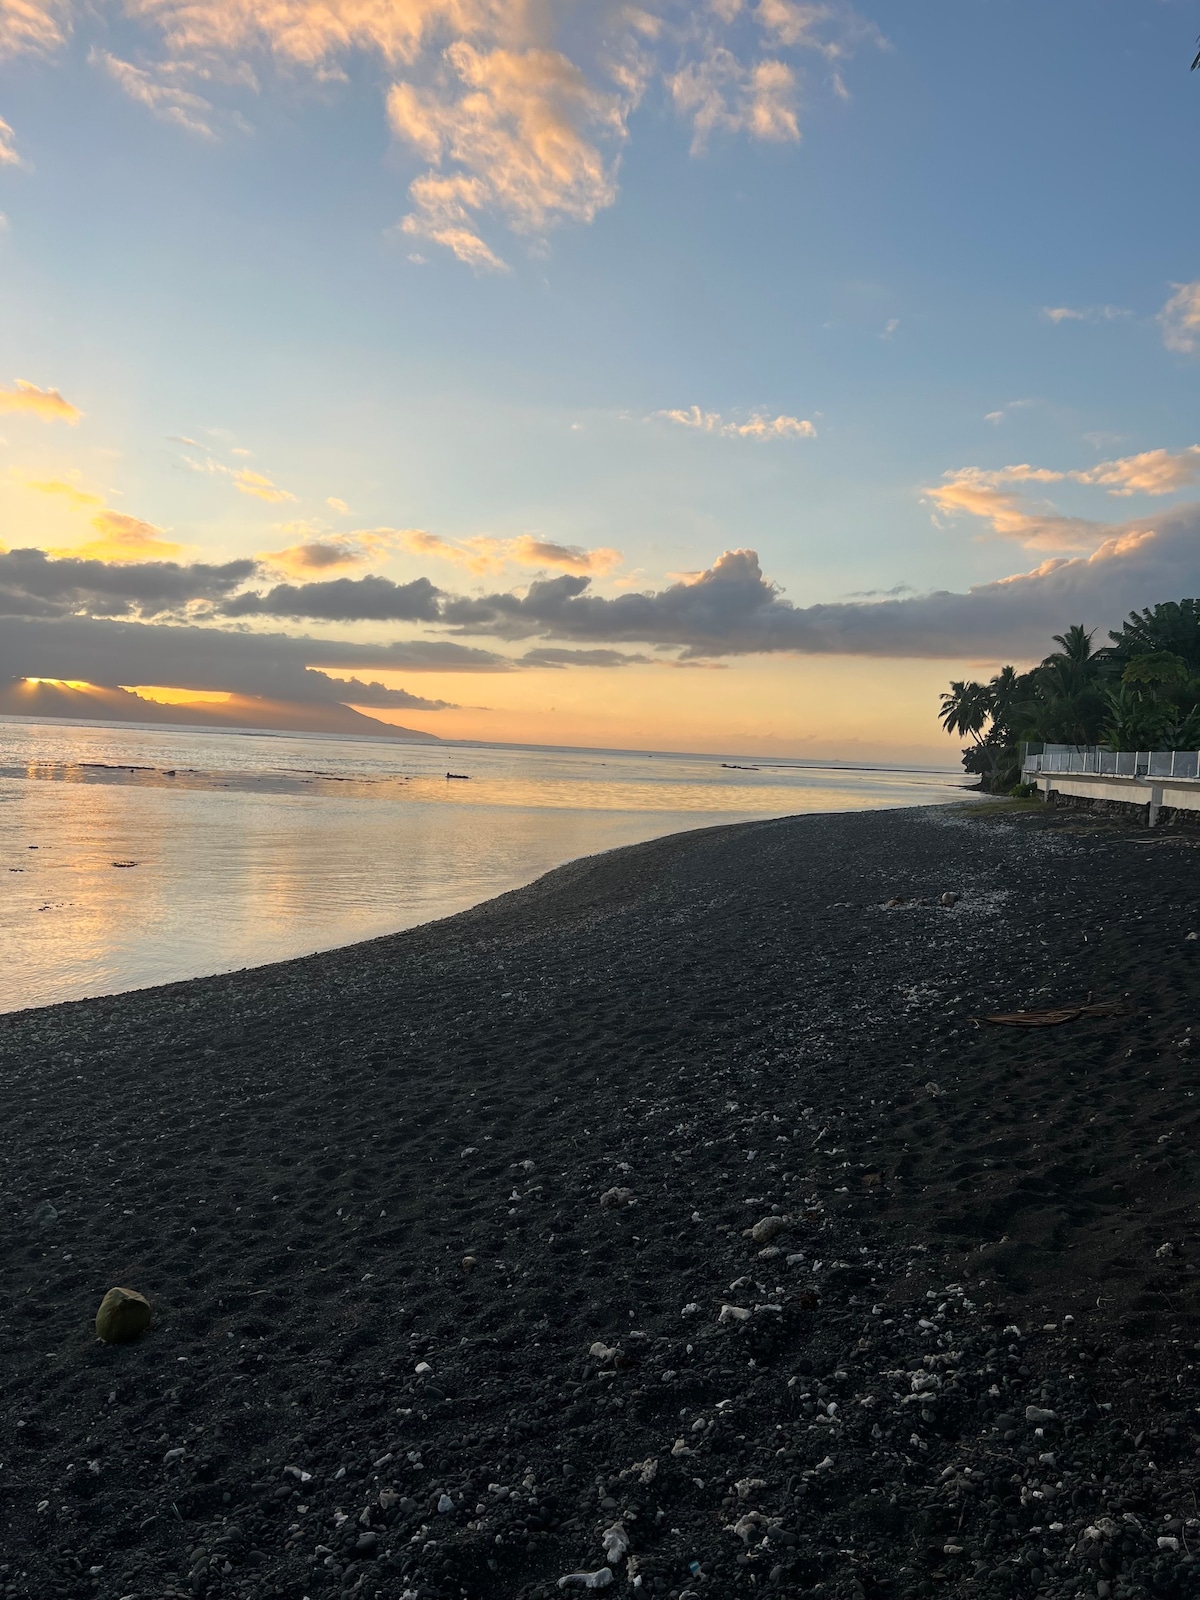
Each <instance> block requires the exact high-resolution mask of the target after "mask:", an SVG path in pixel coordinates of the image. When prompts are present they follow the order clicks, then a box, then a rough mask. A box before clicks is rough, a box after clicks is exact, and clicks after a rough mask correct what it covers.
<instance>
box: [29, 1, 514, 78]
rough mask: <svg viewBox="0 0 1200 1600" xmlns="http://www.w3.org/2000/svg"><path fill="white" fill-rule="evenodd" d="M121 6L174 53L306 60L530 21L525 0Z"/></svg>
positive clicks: (397, 49) (399, 51) (302, 63)
mask: <svg viewBox="0 0 1200 1600" xmlns="http://www.w3.org/2000/svg"><path fill="white" fill-rule="evenodd" d="M35 3H36V0H35ZM127 9H128V10H129V11H131V12H132V13H133V14H134V15H136V16H140V17H143V18H146V19H148V20H152V21H154V22H156V23H157V24H158V26H159V27H160V28H161V29H162V31H163V34H164V36H165V38H166V42H167V44H168V46H169V47H170V49H171V50H172V51H173V52H174V53H176V54H178V55H185V56H187V55H196V54H202V55H207V54H211V55H225V54H236V53H245V52H252V51H259V50H266V51H269V52H271V53H272V54H274V55H276V56H278V57H280V58H281V59H282V60H283V61H285V62H287V63H290V64H291V65H293V66H298V67H311V68H328V67H329V66H331V65H332V64H333V63H335V62H336V61H338V60H339V59H340V58H342V57H343V56H345V55H347V54H349V53H350V52H351V51H355V50H364V51H371V52H374V53H376V54H378V55H380V56H382V58H383V60H384V61H385V62H386V63H387V64H388V65H390V66H398V65H400V64H402V63H404V64H409V63H412V62H414V61H416V60H417V58H418V57H419V56H420V54H421V52H422V50H423V48H424V47H425V45H426V44H427V43H428V41H429V40H430V39H431V38H434V37H436V36H438V35H444V34H445V33H446V32H450V33H453V34H456V35H460V36H463V37H473V36H479V35H489V36H490V35H499V36H502V37H504V38H506V39H511V40H513V41H521V40H524V39H526V38H528V37H530V36H531V34H532V31H533V29H534V26H535V17H534V6H533V5H532V4H531V3H529V0H275V3H273V4H272V5H269V6H267V5H263V4H261V0H131V3H130V4H129V5H128V7H127Z"/></svg>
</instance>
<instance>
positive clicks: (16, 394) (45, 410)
mask: <svg viewBox="0 0 1200 1600" xmlns="http://www.w3.org/2000/svg"><path fill="white" fill-rule="evenodd" d="M0 411H12V412H23V413H24V414H25V415H27V416H31V417H40V418H41V419H42V421H43V422H70V423H76V422H78V421H79V419H80V417H82V415H83V412H82V411H80V410H79V408H78V407H77V406H73V405H72V404H71V402H70V401H69V400H64V399H63V397H62V395H61V394H59V392H58V390H57V389H39V388H38V386H37V384H36V383H26V381H25V379H24V378H18V379H17V380H16V381H15V382H14V384H13V386H12V388H11V389H5V388H2V387H0Z"/></svg>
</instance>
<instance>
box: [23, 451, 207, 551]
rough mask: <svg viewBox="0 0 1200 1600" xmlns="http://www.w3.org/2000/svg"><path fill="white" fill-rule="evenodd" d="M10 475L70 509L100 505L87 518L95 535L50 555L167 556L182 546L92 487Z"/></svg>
mask: <svg viewBox="0 0 1200 1600" xmlns="http://www.w3.org/2000/svg"><path fill="white" fill-rule="evenodd" d="M11 476H12V477H14V478H15V479H16V481H17V482H19V483H20V484H21V485H22V486H23V487H24V488H26V489H32V490H34V491H35V492H36V493H37V494H45V495H52V496H55V497H56V498H59V499H63V500H65V501H66V502H67V503H68V504H69V505H70V506H71V508H72V509H73V510H76V511H91V510H92V509H93V508H94V507H98V508H99V509H98V510H97V511H96V514H95V515H94V516H92V517H91V518H90V519H89V520H90V522H91V525H92V527H93V528H94V529H95V531H96V533H97V534H98V535H99V537H98V538H96V539H91V540H88V541H87V542H86V543H84V544H81V545H71V546H70V547H61V548H56V549H51V550H50V552H49V553H50V554H51V555H52V556H80V557H88V558H90V559H93V560H97V561H115V562H123V561H145V560H170V559H171V558H172V557H174V556H177V555H179V554H181V552H182V550H183V546H182V545H180V544H175V543H174V542H173V541H172V540H170V539H165V538H164V537H163V529H162V528H159V527H156V526H155V525H154V523H152V522H143V521H142V520H141V518H140V517H130V516H127V515H126V514H125V513H124V512H122V511H113V510H112V509H111V507H109V506H107V505H106V504H105V501H104V497H103V495H99V494H96V493H95V492H94V491H93V490H91V489H81V488H80V487H79V485H78V483H75V482H73V481H71V480H70V479H66V478H27V477H25V476H24V475H23V474H22V473H19V472H16V471H13V473H12V474H11Z"/></svg>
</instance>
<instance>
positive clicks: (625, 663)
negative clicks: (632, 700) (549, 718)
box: [517, 645, 651, 668]
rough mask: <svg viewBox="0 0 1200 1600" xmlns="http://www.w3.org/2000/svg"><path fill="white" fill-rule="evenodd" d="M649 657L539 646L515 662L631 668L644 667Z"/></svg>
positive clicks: (547, 665) (533, 665) (528, 665)
mask: <svg viewBox="0 0 1200 1600" xmlns="http://www.w3.org/2000/svg"><path fill="white" fill-rule="evenodd" d="M650 660H651V657H650V656H643V655H631V654H630V653H629V652H628V651H625V650H569V649H565V648H562V647H555V646H552V645H539V646H538V648H537V649H536V650H526V652H525V654H524V655H523V656H520V657H519V658H518V660H517V665H518V666H521V667H558V668H564V667H632V666H644V665H646V664H647V663H648V662H650Z"/></svg>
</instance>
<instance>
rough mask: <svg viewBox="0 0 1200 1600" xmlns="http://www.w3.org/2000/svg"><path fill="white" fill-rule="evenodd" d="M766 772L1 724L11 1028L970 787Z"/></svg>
mask: <svg viewBox="0 0 1200 1600" xmlns="http://www.w3.org/2000/svg"><path fill="white" fill-rule="evenodd" d="M728 759H729V760H730V761H736V760H738V759H739V758H737V757H729V758H728ZM741 759H742V760H743V761H745V760H746V758H741ZM746 764H747V765H750V764H751V763H749V762H747V763H746ZM754 765H755V766H756V768H757V770H754V771H733V770H726V769H723V768H722V766H721V758H720V757H717V756H648V755H609V754H605V753H590V752H579V751H572V752H555V751H548V750H501V749H489V748H476V747H468V746H457V747H456V746H453V745H401V744H394V743H385V742H382V741H380V742H378V743H376V742H374V741H368V740H339V739H324V738H291V737H285V736H275V735H259V734H250V735H238V734H230V733H211V734H210V733H196V732H194V731H193V730H190V729H188V730H182V731H179V732H174V731H171V730H167V729H161V728H154V729H141V728H136V727H134V728H128V727H122V728H109V727H102V726H98V725H94V724H93V725H90V726H83V727H72V726H69V725H65V724H61V723H55V724H50V723H48V724H34V723H2V722H0V894H2V895H3V901H2V902H0V1011H12V1010H16V1009H19V1008H21V1007H24V1006H34V1005H47V1004H50V1003H51V1002H54V1001H58V1000H76V999H80V998H82V997H84V996H86V995H97V994H113V993H116V992H118V991H120V990H122V989H134V988H142V987H145V986H147V985H149V984H155V983H167V982H171V981H173V980H174V979H177V978H190V977H197V976H200V975H201V974H206V973H214V972H228V971H231V970H234V969H236V968H239V967H248V966H256V965H259V964H260V963H263V962H267V961H276V960H280V959H283V958H285V957H288V956H296V955H304V954H307V953H309V952H311V951H314V950H326V949H330V948H332V947H334V946H336V945H342V944H349V943H351V942H352V941H354V940H356V939H366V938H370V937H372V936H374V935H376V934H381V933H390V932H395V931H396V930H398V929H401V928H410V927H413V926H414V925H415V924H417V923H419V922H428V921H430V920H431V919H433V918H435V917H444V916H447V915H449V914H451V913H452V912H455V911H461V910H464V909H465V908H466V907H467V906H471V905H475V904H477V903H478V902H479V901H480V900H486V899H489V898H490V897H491V896H493V895H496V894H500V893H502V892H503V891H504V890H506V889H512V888H515V887H517V886H518V885H520V884H523V883H528V882H530V881H531V880H532V879H534V878H536V877H538V876H539V875H540V874H541V873H543V872H545V871H547V870H548V869H549V868H550V867H554V866H558V865H560V864H561V863H562V862H564V861H569V860H572V859H573V858H575V857H578V856H584V855H593V854H595V853H596V852H597V851H600V850H611V849H613V848H614V847H615V846H618V845H624V844H634V843H637V842H639V841H641V840H644V839H653V838H657V837H659V836H660V835H663V834H668V833H677V832H680V831H681V830H683V829H686V828H705V827H710V826H711V825H713V824H714V823H722V822H738V821H748V820H750V819H752V818H756V817H772V816H787V815H790V814H794V813H796V812H803V811H852V810H859V809H862V808H878V807H890V806H911V805H928V804H932V803H936V802H939V801H947V800H953V799H956V798H961V788H960V787H959V786H960V785H961V783H962V782H963V780H962V778H961V776H959V777H955V776H954V775H953V774H950V773H946V774H939V773H914V772H888V771H861V772H853V771H844V770H841V769H838V768H830V767H824V768H814V767H807V768H806V767H801V766H799V765H796V764H770V765H767V764H763V763H754ZM448 768H449V769H450V770H451V771H453V772H458V773H466V774H469V781H468V782H465V783H463V782H456V781H447V778H446V771H447V769H448Z"/></svg>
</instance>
